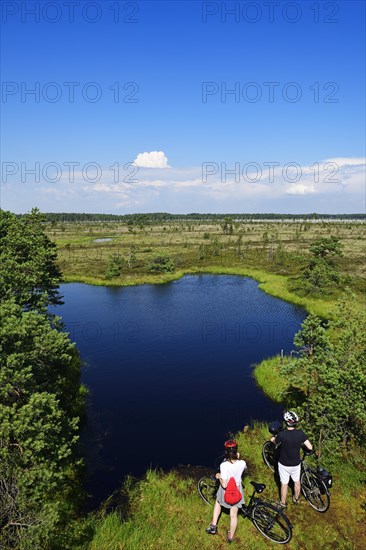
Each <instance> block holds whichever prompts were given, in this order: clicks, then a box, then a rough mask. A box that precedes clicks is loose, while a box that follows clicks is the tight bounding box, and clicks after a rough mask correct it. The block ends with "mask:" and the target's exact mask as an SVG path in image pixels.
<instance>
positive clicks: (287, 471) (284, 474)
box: [278, 462, 301, 485]
mask: <svg viewBox="0 0 366 550" xmlns="http://www.w3.org/2000/svg"><path fill="white" fill-rule="evenodd" d="M300 471H301V464H299V465H298V466H284V465H283V464H281V462H279V463H278V473H279V474H280V480H281V483H282V484H283V485H288V482H289V481H290V477H291V479H292V481H299V480H300Z"/></svg>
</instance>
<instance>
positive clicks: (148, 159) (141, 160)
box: [134, 151, 170, 168]
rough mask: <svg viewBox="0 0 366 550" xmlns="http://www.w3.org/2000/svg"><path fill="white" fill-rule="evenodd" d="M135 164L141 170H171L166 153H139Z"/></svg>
mask: <svg viewBox="0 0 366 550" xmlns="http://www.w3.org/2000/svg"><path fill="white" fill-rule="evenodd" d="M134 163H135V164H137V166H140V167H141V168H170V166H169V164H168V159H167V157H166V156H165V153H164V151H150V152H149V153H139V154H138V155H137V157H136V158H135V160H134Z"/></svg>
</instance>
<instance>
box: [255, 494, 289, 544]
mask: <svg viewBox="0 0 366 550" xmlns="http://www.w3.org/2000/svg"><path fill="white" fill-rule="evenodd" d="M252 521H253V523H254V525H255V526H256V528H257V529H258V531H259V532H260V533H262V535H264V536H265V537H266V538H267V539H269V540H271V541H273V542H277V543H278V544H286V543H287V542H289V541H290V540H291V538H292V526H291V523H290V522H289V520H288V519H287V517H286V516H285V515H284V513H283V512H281V511H280V510H279V509H278V508H276V507H275V506H273V505H272V504H269V503H268V502H264V501H259V502H258V503H257V504H255V505H254V508H253V511H252Z"/></svg>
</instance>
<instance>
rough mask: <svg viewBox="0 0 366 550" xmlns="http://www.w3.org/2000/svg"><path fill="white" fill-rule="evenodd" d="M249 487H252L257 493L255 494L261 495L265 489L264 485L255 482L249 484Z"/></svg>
mask: <svg viewBox="0 0 366 550" xmlns="http://www.w3.org/2000/svg"><path fill="white" fill-rule="evenodd" d="M250 483H251V485H253V487H254V489H255V490H256V491H257V493H262V492H263V491H264V489H265V488H266V486H265V484H264V483H256V482H255V481H251V482H250Z"/></svg>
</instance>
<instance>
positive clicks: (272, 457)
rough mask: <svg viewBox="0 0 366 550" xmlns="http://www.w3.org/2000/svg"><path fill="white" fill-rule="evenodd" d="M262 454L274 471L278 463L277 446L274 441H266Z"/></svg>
mask: <svg viewBox="0 0 366 550" xmlns="http://www.w3.org/2000/svg"><path fill="white" fill-rule="evenodd" d="M262 456H263V460H264V462H265V464H266V465H267V466H268V468H270V469H271V470H272V472H274V471H275V464H276V447H275V444H274V443H272V441H266V442H265V443H264V445H263V447H262Z"/></svg>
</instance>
